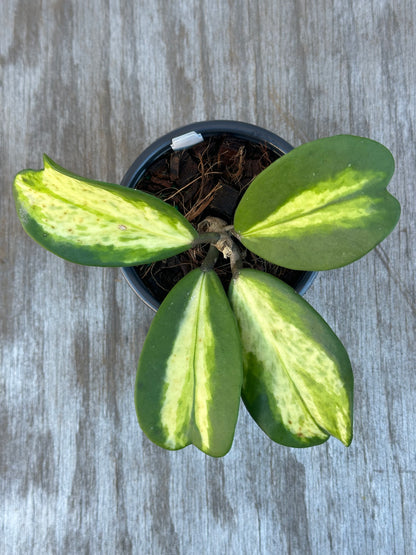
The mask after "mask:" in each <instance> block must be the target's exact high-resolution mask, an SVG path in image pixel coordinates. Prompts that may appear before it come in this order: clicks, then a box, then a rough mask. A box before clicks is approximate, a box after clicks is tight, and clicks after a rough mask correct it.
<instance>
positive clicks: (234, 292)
mask: <svg viewBox="0 0 416 555" xmlns="http://www.w3.org/2000/svg"><path fill="white" fill-rule="evenodd" d="M229 297H230V300H231V305H232V307H233V310H234V313H235V314H236V316H237V321H238V325H239V328H240V332H241V339H242V344H243V361H244V383H243V390H242V395H243V400H244V403H245V405H246V407H247V409H248V411H249V412H250V414H251V416H252V417H253V418H254V420H255V421H256V422H257V424H258V425H259V426H260V427H261V428H262V430H263V431H264V432H265V433H266V434H267V435H268V436H269V437H270V438H271V439H273V440H274V441H276V442H278V443H281V444H283V445H288V446H291V447H309V446H311V445H317V444H319V443H322V442H324V441H325V440H326V439H327V438H328V434H331V435H333V436H335V437H337V438H338V439H340V440H341V441H342V442H343V443H344V444H345V445H349V443H350V442H351V438H352V431H351V414H352V387H353V377H352V372H351V364H350V361H349V358H348V355H347V353H346V351H345V349H344V347H343V345H342V343H341V342H340V340H339V339H338V338H337V337H336V335H335V334H334V332H333V331H332V330H331V329H330V327H329V326H328V324H326V322H325V321H324V320H323V319H322V318H321V316H319V314H318V313H317V312H315V310H314V309H313V308H312V307H311V306H310V305H309V304H308V303H307V302H306V301H305V300H304V299H303V298H302V297H301V296H300V295H298V294H297V293H295V292H294V291H293V289H292V288H291V287H289V286H288V285H286V284H285V283H283V282H282V281H280V280H278V279H277V278H275V277H273V276H270V275H269V274H266V273H263V272H259V271H257V270H249V269H243V270H241V272H240V274H239V276H238V277H237V278H236V279H235V280H233V282H232V283H231V286H230V291H229Z"/></svg>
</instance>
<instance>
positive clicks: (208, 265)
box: [201, 245, 220, 272]
mask: <svg viewBox="0 0 416 555" xmlns="http://www.w3.org/2000/svg"><path fill="white" fill-rule="evenodd" d="M219 254H220V253H219V251H218V249H217V248H216V247H214V245H210V246H209V250H208V252H207V255H206V257H205V258H204V261H203V262H202V264H201V271H202V272H209V271H210V270H212V269H213V268H214V266H215V263H216V262H217V259H218V255H219Z"/></svg>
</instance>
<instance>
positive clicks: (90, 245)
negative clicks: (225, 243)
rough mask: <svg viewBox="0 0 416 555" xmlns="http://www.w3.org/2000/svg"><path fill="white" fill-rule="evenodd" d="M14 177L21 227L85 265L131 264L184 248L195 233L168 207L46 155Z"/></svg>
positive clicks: (46, 246)
mask: <svg viewBox="0 0 416 555" xmlns="http://www.w3.org/2000/svg"><path fill="white" fill-rule="evenodd" d="M44 166H45V168H44V169H43V170H39V171H36V170H24V171H22V172H20V173H18V174H17V175H16V178H15V180H14V196H15V201H16V208H17V213H18V216H19V218H20V221H21V223H22V225H23V228H24V229H25V231H26V232H27V233H28V234H29V235H30V236H31V237H32V238H33V239H35V241H37V242H38V243H40V244H41V245H42V246H43V247H45V248H46V249H48V250H50V251H52V252H53V253H54V254H57V255H58V256H61V257H62V258H65V259H66V260H70V261H71V262H76V263H78V264H88V265H89V266H134V265H136V264H142V263H145V262H152V261H155V260H162V259H164V258H166V257H168V256H172V255H174V254H177V253H179V252H183V251H185V250H187V249H188V248H189V247H190V246H191V245H192V242H193V240H194V239H195V238H196V237H197V235H198V234H197V232H196V231H195V229H194V228H193V227H192V226H191V224H190V223H189V222H188V221H187V220H186V219H185V218H184V217H183V216H182V215H181V214H180V213H179V212H178V211H177V210H176V209H175V208H173V207H172V206H169V205H168V204H166V203H165V202H163V201H161V200H159V199H157V198H156V197H153V196H152V195H148V194H146V193H143V192H141V191H138V190H135V189H128V188H126V187H122V186H120V185H113V184H110V183H103V182H100V181H92V180H89V179H84V178H82V177H79V176H77V175H75V174H72V173H70V172H68V171H66V170H65V169H63V168H61V167H60V166H58V165H57V164H55V163H54V162H53V161H52V160H50V159H49V158H48V157H47V156H45V158H44Z"/></svg>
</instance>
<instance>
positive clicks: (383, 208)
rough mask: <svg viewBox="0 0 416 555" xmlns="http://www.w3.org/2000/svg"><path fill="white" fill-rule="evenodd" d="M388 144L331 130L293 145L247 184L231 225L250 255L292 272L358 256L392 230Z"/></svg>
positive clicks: (394, 209)
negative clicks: (322, 136) (332, 134)
mask: <svg viewBox="0 0 416 555" xmlns="http://www.w3.org/2000/svg"><path fill="white" fill-rule="evenodd" d="M393 172H394V160H393V157H392V155H391V153H390V152H389V150H388V149H387V148H386V147H384V146H383V145H381V144H380V143H377V142H375V141H372V140H370V139H364V138H361V137H355V136H352V135H338V136H335V137H329V138H325V139H319V140H317V141H312V142H310V143H306V144H304V145H301V146H299V147H297V148H295V149H294V150H292V151H291V152H289V153H288V154H286V155H285V156H283V157H281V158H279V159H278V160H276V161H275V162H274V163H273V164H271V165H270V166H269V167H268V168H266V169H265V170H264V171H263V172H261V174H259V175H258V176H257V177H256V178H255V179H254V181H253V183H252V184H251V185H250V187H249V188H248V190H247V191H246V193H245V195H244V196H243V198H242V200H241V202H240V204H239V206H238V207H237V210H236V213H235V218H234V227H235V230H236V232H237V233H238V234H239V236H240V239H241V241H242V243H243V244H244V245H245V246H246V247H247V248H248V249H250V250H252V251H253V252H255V253H256V254H257V255H259V256H261V257H263V258H265V259H266V260H269V261H271V262H273V263H275V264H279V265H280V266H284V267H286V268H292V269H295V270H328V269H331V268H338V267H340V266H344V265H346V264H349V263H350V262H353V261H354V260H357V259H358V258H360V257H362V256H364V254H366V253H367V252H369V251H370V250H371V249H372V248H374V247H375V246H376V245H377V244H378V243H380V242H381V241H382V240H383V239H384V238H385V237H386V236H387V235H388V234H389V233H390V232H391V231H392V229H393V228H394V226H395V225H396V223H397V220H398V218H399V215H400V205H399V203H398V202H397V200H396V199H395V198H394V197H393V196H391V195H390V194H389V193H388V192H387V191H386V186H387V184H388V183H389V181H390V179H391V176H392V175H393Z"/></svg>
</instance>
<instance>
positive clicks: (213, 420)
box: [14, 135, 400, 457]
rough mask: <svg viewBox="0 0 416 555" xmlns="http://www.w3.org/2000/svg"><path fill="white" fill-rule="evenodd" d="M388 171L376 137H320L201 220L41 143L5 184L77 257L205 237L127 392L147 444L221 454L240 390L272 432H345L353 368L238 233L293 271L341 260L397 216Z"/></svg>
mask: <svg viewBox="0 0 416 555" xmlns="http://www.w3.org/2000/svg"><path fill="white" fill-rule="evenodd" d="M393 172H394V161H393V157H392V155H391V153H390V152H389V150H388V149H387V148H385V147H384V146H382V145H381V144H379V143H377V142H375V141H372V140H369V139H365V138H361V137H356V136H351V135H338V136H334V137H329V138H325V139H319V140H316V141H313V142H310V143H307V144H304V145H302V146H299V147H298V148H295V149H294V150H292V151H291V152H289V153H288V154H286V155H284V156H282V157H281V158H279V159H278V160H276V161H275V162H273V163H272V164H271V165H270V166H269V167H267V168H266V169H265V170H263V171H262V172H261V173H260V174H259V175H258V176H257V177H256V178H255V179H254V180H253V181H252V183H251V184H250V186H249V187H248V189H247V191H246V192H245V193H244V195H243V197H242V199H241V201H240V203H239V204H238V207H237V209H236V211H235V214H234V221H233V222H224V221H221V220H218V219H216V218H208V219H207V220H206V221H204V222H203V225H202V226H201V227H200V228H199V229H195V228H194V227H193V226H192V225H191V224H190V223H189V222H188V221H187V220H186V219H185V218H184V216H182V215H181V214H180V213H179V212H178V211H177V210H176V209H175V208H174V207H172V206H170V205H168V204H166V203H165V202H163V201H162V200H160V199H158V198H156V197H153V196H151V195H149V194H147V193H144V192H142V191H140V190H135V189H128V188H125V187H121V186H119V185H114V184H109V183H102V182H99V181H92V180H89V179H84V178H82V177H79V176H77V175H74V174H72V173H70V172H69V171H67V170H65V169H63V168H61V167H60V166H58V165H57V164H56V163H54V162H53V161H52V160H51V159H50V158H48V157H46V156H45V158H44V169H43V170H39V171H35V170H24V171H22V172H20V173H18V174H17V176H16V178H15V181H14V195H15V202H16V207H17V213H18V216H19V218H20V220H21V223H22V225H23V227H24V229H25V230H26V232H27V233H28V234H29V235H30V236H31V237H32V238H33V239H35V241H37V242H38V243H40V244H41V245H42V246H43V247H45V248H46V249H48V250H50V251H52V252H53V253H55V254H57V255H59V256H61V257H62V258H64V259H66V260H69V261H71V262H75V263H78V264H86V265H96V266H136V265H140V264H146V263H150V262H153V261H156V260H162V259H166V258H167V257H169V256H172V255H174V254H177V253H180V252H183V251H185V250H187V249H191V248H193V247H195V246H196V245H200V244H202V243H207V244H210V247H209V250H208V254H207V256H206V259H205V260H204V262H203V263H202V265H201V267H200V268H198V269H195V270H192V271H191V272H190V273H188V274H187V275H186V276H185V277H184V278H183V279H182V280H181V281H180V282H179V283H177V284H176V285H175V286H174V288H173V289H172V290H171V291H170V293H169V294H168V295H167V297H166V299H165V300H164V301H163V303H162V305H161V306H160V308H159V310H158V312H157V314H156V316H155V318H154V320H153V322H152V324H151V326H150V330H149V333H148V336H147V338H146V341H145V343H144V346H143V350H142V354H141V357H140V361H139V365H138V370H137V379H136V388H135V403H136V410H137V415H138V420H139V423H140V425H141V427H142V429H143V430H144V432H145V433H146V434H147V436H148V437H149V438H150V439H151V440H152V441H153V442H155V443H156V444H158V445H160V446H162V447H164V448H167V449H181V448H183V447H185V446H187V445H189V444H194V445H196V446H197V447H198V448H199V449H201V450H202V451H204V452H205V453H207V454H209V455H212V456H216V457H218V456H222V455H225V454H226V453H227V452H228V450H229V449H230V447H231V444H232V441H233V436H234V429H235V425H236V421H237V416H238V411H239V404H240V396H242V399H243V401H244V404H245V406H246V407H247V409H248V411H249V413H250V414H251V416H252V417H253V418H254V420H255V421H256V422H257V424H258V425H259V426H260V427H261V428H262V430H263V431H264V432H265V433H266V434H267V435H268V436H269V437H270V438H271V439H272V440H273V441H275V442H278V443H280V444H283V445H287V446H291V447H309V446H313V445H318V444H320V443H323V442H324V441H326V440H327V439H328V438H329V436H330V435H332V436H335V437H336V438H338V439H339V440H340V441H341V442H342V443H344V444H345V445H349V444H350V442H351V439H352V405H353V376H352V371H351V364H350V361H349V358H348V355H347V353H346V351H345V349H344V347H343V345H342V343H341V342H340V340H339V339H338V338H337V336H336V335H335V334H334V332H333V331H332V330H331V329H330V327H329V326H328V324H326V322H325V321H324V320H323V319H322V318H321V316H319V314H318V313H317V312H316V311H315V310H314V309H313V308H312V307H311V306H310V305H309V304H308V303H307V302H306V301H305V300H304V299H303V298H302V297H301V296H300V295H298V294H297V293H296V292H295V291H294V290H293V289H292V288H291V287H290V286H288V285H286V284H285V283H283V282H282V281H280V280H279V279H277V278H276V277H273V276H271V275H269V274H267V273H264V272H260V271H258V270H253V269H248V268H244V263H243V261H242V257H241V246H243V247H245V248H247V249H249V250H251V251H252V252H254V253H255V254H257V255H258V256H260V257H262V258H264V259H265V260H268V261H270V262H272V263H274V264H277V265H280V266H284V267H286V268H291V269H295V270H307V271H312V270H328V269H332V268H338V267H341V266H344V265H346V264H349V263H351V262H353V261H354V260H357V259H359V258H360V257H362V256H363V255H365V254H366V253H367V252H369V251H370V250H371V249H373V248H374V247H375V246H376V245H377V244H378V243H379V242H380V241H382V240H383V239H384V238H385V237H386V236H387V235H388V234H389V233H390V232H391V231H392V229H393V228H394V226H395V225H396V223H397V221H398V218H399V215H400V206H399V203H398V202H397V200H396V199H395V198H394V197H393V196H391V195H390V194H389V193H388V192H387V190H386V186H387V184H388V183H389V181H390V179H391V177H392V175H393ZM219 251H221V252H222V253H223V255H224V257H226V258H229V259H230V264H231V267H232V272H233V279H232V281H231V284H230V287H229V290H228V295H227V293H226V292H225V290H224V288H223V286H222V284H221V282H220V280H219V278H218V276H217V274H216V272H215V269H214V267H215V262H216V258H217V255H218V252H219Z"/></svg>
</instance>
